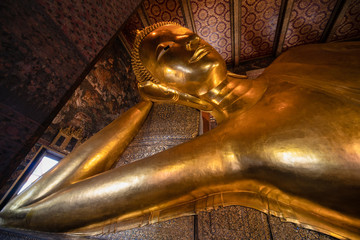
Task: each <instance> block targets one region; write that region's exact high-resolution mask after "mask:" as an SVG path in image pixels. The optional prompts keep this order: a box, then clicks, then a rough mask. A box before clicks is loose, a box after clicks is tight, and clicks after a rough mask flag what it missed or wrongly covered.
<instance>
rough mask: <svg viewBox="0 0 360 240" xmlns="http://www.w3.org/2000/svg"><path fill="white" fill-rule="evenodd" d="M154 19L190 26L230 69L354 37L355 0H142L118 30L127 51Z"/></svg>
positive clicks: (359, 30) (359, 19)
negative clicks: (305, 45) (296, 50)
mask: <svg viewBox="0 0 360 240" xmlns="http://www.w3.org/2000/svg"><path fill="white" fill-rule="evenodd" d="M159 21H174V22H177V23H179V24H181V25H183V26H185V27H188V28H189V29H191V30H193V31H194V32H196V33H197V34H198V35H199V36H200V37H201V38H203V39H204V40H206V41H207V42H209V43H210V44H211V45H212V46H213V47H214V48H215V49H216V50H217V51H218V52H219V53H220V54H221V55H222V57H223V58H224V59H225V61H226V62H227V64H228V66H229V68H232V69H237V67H238V66H241V65H242V64H246V63H248V62H251V61H254V60H260V61H261V59H263V60H264V61H265V60H266V59H268V58H274V57H276V56H278V55H279V54H280V53H281V52H284V51H286V50H287V49H289V48H291V47H295V46H298V45H303V44H310V43H323V42H332V41H344V40H353V39H358V38H359V37H360V7H359V3H358V1H356V0H350V1H340V0H314V1H310V0H289V1H286V0H269V1H265V0H244V1H235V0H216V1H215V0H179V1H175V0H144V1H143V2H142V4H141V5H140V7H139V8H138V9H137V10H136V11H135V12H134V13H133V14H132V15H131V16H130V18H129V19H128V20H127V22H126V23H125V24H124V25H123V28H122V30H121V32H120V33H119V37H120V39H121V40H122V42H123V44H124V45H125V46H126V47H127V49H128V50H129V52H130V51H131V48H132V43H133V41H134V38H135V33H136V30H137V29H141V28H143V27H146V26H148V25H151V24H153V23H155V22H159Z"/></svg>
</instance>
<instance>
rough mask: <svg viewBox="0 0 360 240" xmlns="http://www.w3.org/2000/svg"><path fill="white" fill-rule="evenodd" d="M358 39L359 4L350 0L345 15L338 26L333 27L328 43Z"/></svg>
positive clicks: (359, 29) (359, 30)
mask: <svg viewBox="0 0 360 240" xmlns="http://www.w3.org/2000/svg"><path fill="white" fill-rule="evenodd" d="M353 38H360V2H359V0H352V1H351V3H350V4H349V7H348V8H347V9H345V15H344V18H343V19H342V21H341V22H340V24H339V25H337V26H334V34H333V35H332V36H330V41H339V40H344V39H353Z"/></svg>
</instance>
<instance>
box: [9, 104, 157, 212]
mask: <svg viewBox="0 0 360 240" xmlns="http://www.w3.org/2000/svg"><path fill="white" fill-rule="evenodd" d="M151 106H152V103H151V102H149V101H142V102H140V103H139V104H137V105H136V106H134V107H133V108H131V109H129V110H128V111H127V112H125V113H124V114H122V115H121V116H120V117H119V118H117V119H116V120H115V121H113V122H112V123H111V124H109V125H108V126H107V127H105V128H104V129H102V130H101V131H99V132H98V133H96V134H95V135H94V136H93V137H91V138H90V139H89V140H87V141H86V142H85V143H83V144H82V145H80V146H79V147H78V148H76V149H75V150H74V151H73V152H72V153H71V154H69V155H68V156H66V157H65V158H64V159H63V160H61V162H60V163H59V164H58V165H57V166H56V167H55V168H54V169H53V170H51V171H49V172H48V173H47V174H45V175H44V176H43V177H42V178H41V179H39V180H38V181H37V182H36V183H35V184H33V185H32V186H31V187H30V188H28V189H27V190H26V191H25V192H23V193H22V194H21V195H19V196H18V197H16V198H14V199H13V200H11V201H10V202H9V203H8V204H7V206H6V207H5V208H4V212H6V210H9V209H10V210H16V209H18V208H20V207H23V206H27V205H29V204H32V203H34V202H36V201H39V200H41V199H43V198H45V197H46V196H49V195H50V194H53V193H54V192H56V191H58V190H60V189H61V188H64V187H66V186H68V185H71V184H73V183H75V182H78V181H80V180H83V179H85V178H88V177H91V176H93V175H96V174H98V173H101V172H104V171H106V170H108V169H110V168H111V167H112V165H113V164H114V162H115V161H116V160H118V158H119V156H120V154H121V153H122V152H123V151H124V150H125V148H126V147H127V145H128V144H129V143H130V142H131V140H132V139H133V137H134V136H135V135H136V133H137V132H138V130H139V129H140V127H141V125H142V123H143V122H144V121H145V119H146V117H147V115H148V113H149V111H150V109H151Z"/></svg>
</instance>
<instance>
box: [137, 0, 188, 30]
mask: <svg viewBox="0 0 360 240" xmlns="http://www.w3.org/2000/svg"><path fill="white" fill-rule="evenodd" d="M143 4H144V8H145V10H146V13H147V15H148V17H149V21H150V24H153V23H156V22H163V21H173V22H177V23H180V24H181V25H183V26H185V21H184V18H183V12H182V10H181V5H180V1H176V0H145V1H144V3H143Z"/></svg>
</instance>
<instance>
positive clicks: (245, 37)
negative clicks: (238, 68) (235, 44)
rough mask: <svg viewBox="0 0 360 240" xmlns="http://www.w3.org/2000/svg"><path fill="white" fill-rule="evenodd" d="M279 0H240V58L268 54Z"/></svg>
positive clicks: (273, 33) (272, 41) (277, 16)
mask: <svg viewBox="0 0 360 240" xmlns="http://www.w3.org/2000/svg"><path fill="white" fill-rule="evenodd" d="M280 5H281V0H271V1H265V0H246V1H241V34H240V36H241V45H240V48H241V53H240V58H241V60H247V59H251V58H256V57H260V56H266V55H270V54H271V53H272V50H273V44H274V38H275V31H276V26H277V22H278V18H279V11H280Z"/></svg>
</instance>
